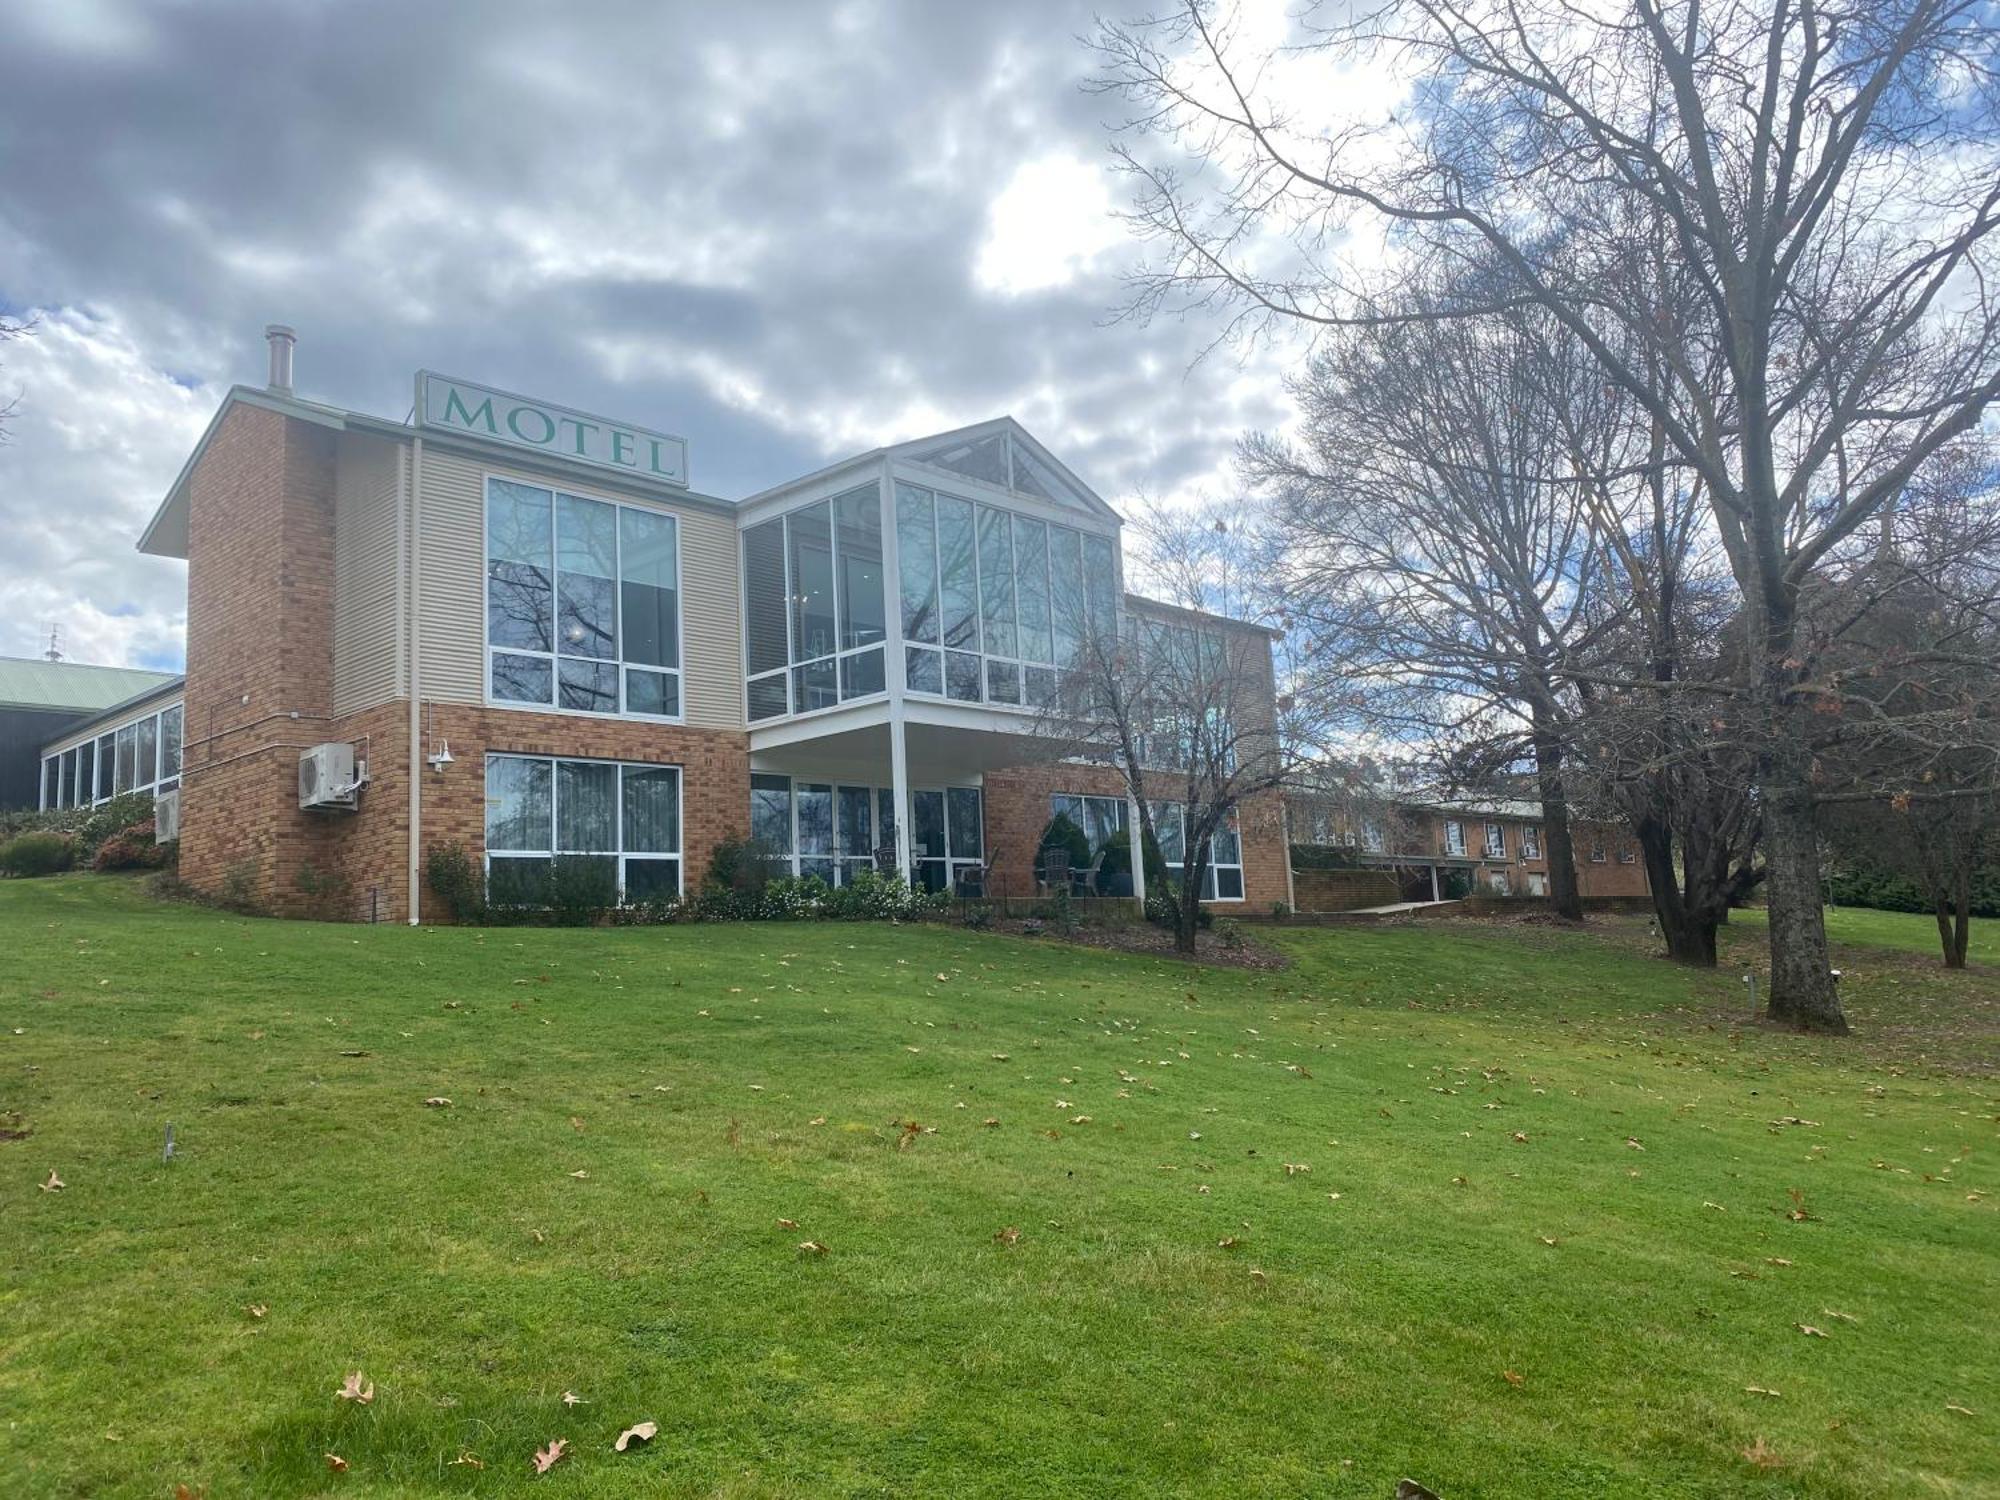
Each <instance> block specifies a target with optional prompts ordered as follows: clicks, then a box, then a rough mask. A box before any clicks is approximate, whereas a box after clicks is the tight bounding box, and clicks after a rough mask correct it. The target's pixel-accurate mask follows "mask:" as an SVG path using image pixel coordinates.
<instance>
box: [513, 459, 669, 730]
mask: <svg viewBox="0 0 2000 1500" xmlns="http://www.w3.org/2000/svg"><path fill="white" fill-rule="evenodd" d="M680 635H681V611H680V531H679V527H678V526H677V524H676V523H675V521H674V518H673V517H672V516H668V515H662V514H661V513H660V512H658V511H654V510H647V509H643V508H641V507H639V506H632V505H616V504H613V503H611V502H609V501H605V500H588V499H585V498H584V497H582V496H580V495H567V494H563V493H561V492H559V491H555V490H546V489H542V488H540V487H538V486H536V485H530V484H516V483H514V482H513V481H511V480H506V479H489V480H487V482H486V647H487V655H488V660H489V671H488V686H489V692H490V696H491V698H492V700H493V701H494V702H496V703H510V704H524V705H534V706H538V707H546V708H561V709H570V710H575V711H578V712H582V713H595V714H638V715H645V716H647V717H651V718H667V719H674V718H679V717H680V714H681V673H680V665H681V655H680V651H681V641H680Z"/></svg>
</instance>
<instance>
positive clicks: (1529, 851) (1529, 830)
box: [1521, 823, 1542, 864]
mask: <svg viewBox="0 0 2000 1500" xmlns="http://www.w3.org/2000/svg"><path fill="white" fill-rule="evenodd" d="M1541 857H1542V825H1541V824H1539V823H1528V824H1525V825H1523V826H1522V829H1521V862H1522V863H1523V864H1526V863H1527V862H1528V861H1529V860H1531V859H1540V858H1541Z"/></svg>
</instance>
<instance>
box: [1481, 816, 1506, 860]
mask: <svg viewBox="0 0 2000 1500" xmlns="http://www.w3.org/2000/svg"><path fill="white" fill-rule="evenodd" d="M1486 857H1487V858H1488V859H1505V858H1506V857H1507V830H1506V828H1505V827H1503V826H1502V825H1501V824H1499V823H1491V822H1489V823H1488V824H1487V825H1486Z"/></svg>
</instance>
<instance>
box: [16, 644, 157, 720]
mask: <svg viewBox="0 0 2000 1500" xmlns="http://www.w3.org/2000/svg"><path fill="white" fill-rule="evenodd" d="M177 675H178V674H177V673H174V672H145V671H141V670H140V669H139V668H137V667H93V666H87V665H85V664H84V663H83V662H74V661H35V660H33V659H31V658H28V657H21V656H0V708H40V709H48V710H50V711H51V712H56V713H64V712H67V713H79V714H91V713H96V712H98V711H99V710H100V709H106V708H109V707H111V706H112V705H113V704H114V703H123V702H124V701H125V700H126V699H128V698H136V697H138V696H139V695H140V694H142V693H150V692H152V691H153V690H154V689H155V688H161V687H165V686H166V685H167V684H168V683H170V682H172V681H174V679H175V677H176V676H177Z"/></svg>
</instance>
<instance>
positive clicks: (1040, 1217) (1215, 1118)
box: [0, 877, 2000, 1500]
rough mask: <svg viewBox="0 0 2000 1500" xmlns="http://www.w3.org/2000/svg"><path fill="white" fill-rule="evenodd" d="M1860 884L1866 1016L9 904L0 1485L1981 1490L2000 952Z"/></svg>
mask: <svg viewBox="0 0 2000 1500" xmlns="http://www.w3.org/2000/svg"><path fill="white" fill-rule="evenodd" d="M1869 917H1870V923H1871V925H1870V928H1869V936H1870V939H1871V943H1870V946H1867V947H1862V948H1856V949H1853V950H1848V951H1844V952H1843V954H1842V961H1843V963H1844V964H1845V965H1846V967H1847V969H1848V971H1849V972H1848V976H1847V978H1846V979H1845V980H1844V981H1843V983H1844V988H1845V992H1846V994H1847V997H1848V1001H1849V1006H1850V1011H1851V1014H1852V1015H1853V1017H1854V1019H1855V1021H1856V1025H1857V1028H1858V1029H1859V1031H1860V1035H1858V1036H1857V1037H1856V1038H1854V1039H1851V1040H1849V1041H1845V1042H1835V1041H1826V1040H1806V1039H1799V1038H1794V1037H1790V1036H1783V1035H1777V1034H1773V1033H1770V1032H1767V1031H1764V1030H1761V1029H1759V1028H1756V1027H1754V1026H1746V1025H1742V1024H1740V1023H1741V1013H1742V1010H1743V1001H1742V989H1741V984H1740V979H1739V978H1738V976H1739V975H1740V973H1741V972H1742V968H1743V966H1744V964H1745V963H1746V962H1753V961H1754V959H1755V954H1756V941H1757V939H1758V938H1759V937H1760V936H1761V934H1760V933H1759V932H1757V931H1756V930H1754V928H1753V927H1752V926H1750V925H1749V924H1743V925H1742V926H1741V927H1740V928H1739V929H1738V930H1736V931H1734V932H1732V934H1731V937H1730V945H1731V946H1730V948H1729V951H1728V954H1727V958H1726V961H1725V966H1724V969H1723V970H1722V971H1721V972H1720V973H1718V974H1715V975H1710V976H1690V975H1687V974H1684V973H1682V972H1680V971H1677V970H1674V969H1672V968H1671V967H1669V966H1667V965H1665V964H1664V963H1661V962H1658V961H1656V960H1653V959H1651V958H1649V957H1646V956H1645V952H1644V950H1645V948H1646V939H1645V933H1644V923H1643V922H1638V923H1631V922H1621V923H1613V924H1602V925H1599V926H1595V927H1593V928H1592V929H1591V930H1590V931H1588V932H1586V933H1581V934H1579V933H1574V932H1561V931H1555V930H1551V929H1547V928H1539V927H1530V926H1514V925H1509V924H1505V923H1460V924H1450V923H1429V924H1413V925H1409V926H1404V927H1385V928H1356V929H1326V930H1313V931H1306V930H1287V931H1281V932H1280V933H1279V934H1278V935H1277V937H1276V941H1278V942H1279V943H1281V944H1282V945H1284V946H1285V947H1286V948H1287V949H1288V950H1289V951H1290V952H1291V953H1292V955H1293V957H1294V959H1295V960H1296V962H1295V963H1294V966H1293V967H1292V968H1290V969H1288V970H1285V971H1283V972H1278V973H1254V972H1242V971H1224V970H1211V969H1189V968H1185V967H1182V966H1180V965H1178V964H1175V963H1173V962H1171V961H1167V960H1162V959H1152V958H1144V957H1133V956H1128V955H1118V954H1106V953H1099V952H1091V951H1082V950H1078V949H1074V948H1065V947H1058V946H1055V945H1053V944H1051V943H1049V942H1047V941H1046V940H1040V941H1038V940H1024V939H1014V938H1002V937H991V936H984V935H977V934H971V933H967V932H964V931H962V930H954V929H939V928H931V929H912V928H887V927H875V926H806V925H799V926H790V925H763V926H708V927H669V928H655V929H640V930H613V931H592V932H576V931H512V930H491V931H483V932H479V931H446V930H426V931H411V930H408V929H403V928H379V929H356V928H348V927H333V926H317V925H310V924H292V923H277V922H267V921H254V920H244V919H239V918H234V917H225V916H221V915H217V914H214V913H210V912H205V911H200V910H196V909H191V908H186V907H179V906H169V905H160V904H156V903H154V902H153V901H152V900H151V899H150V898H148V897H147V895H146V894H145V892H144V888H143V887H142V886H141V885H140V884H138V883H135V882H131V881H122V880H115V879H106V878H96V877H73V878H63V879H59V880H53V881H38V882H5V883H0V1044H4V1049H5V1052H4V1065H0V1110H5V1111H7V1112H9V1113H8V1114H7V1115H6V1116H5V1118H0V1126H5V1127H6V1129H7V1130H8V1132H9V1133H10V1134H11V1135H17V1136H20V1137H21V1138H18V1139H8V1140H5V1141H0V1193H4V1216H0V1256H4V1261H0V1264H4V1267H5V1278H4V1285H0V1396H3V1397H4V1405H5V1411H6V1420H5V1423H4V1425H0V1493H5V1494H8V1495H34V1496H93V1497H111V1496H146V1497H169V1496H173V1495H174V1494H175V1493H176V1487H177V1486H183V1485H184V1486H186V1488H187V1492H188V1493H189V1494H191V1495H195V1494H204V1493H205V1494H206V1495H207V1496H208V1497H210V1500H220V1497H224V1496H239V1495H241V1496H258V1497H265V1496H296V1495H320V1494H325V1495H350V1496H389V1495H429V1494H447V1495H449V1494H478V1495H500V1494H516V1493H541V1494H547V1495H550V1496H563V1495H569V1496H584V1495H598V1496H608V1495H630V1494H647V1495H654V1494H658V1495H730V1496H750V1495H799V1496H828V1495H877V1494H879V1495H893V1496H926V1495H950V1496H954V1497H958V1496H973V1495H997V1496H1023V1495H1078V1496H1082V1495H1091V1496H1095V1495H1116V1494H1132V1495H1147V1496H1159V1495H1179V1494H1215V1495H1227V1496H1232V1497H1251V1496H1266V1495H1300V1496H1307V1495H1310V1496H1325V1495H1334V1496H1346V1495H1352V1496H1357V1497H1386V1496H1388V1495H1389V1494H1390V1493H1391V1492H1392V1491H1393V1489H1394V1486H1395V1482H1396V1480H1397V1478H1398V1477H1400V1476H1402V1475H1404V1474H1409V1475H1412V1476H1414V1477H1417V1478H1419V1479H1421V1480H1423V1481H1424V1482H1425V1483H1426V1484H1428V1485H1429V1486H1430V1487H1431V1488H1432V1489H1434V1490H1436V1491H1437V1492H1438V1493H1440V1494H1441V1495H1443V1496H1444V1497H1445V1500H1465V1497H1471V1496H1508V1497H1514V1496H1535V1497H1557V1496H1574V1497H1586V1496H1588V1497H1598V1496H1605V1495H1645V1496H1696V1495H1702V1496H1709V1495H1712V1496H1725V1495H1727V1496H1764V1497H1779V1496H1794V1495H1807V1496H1840V1497H1857V1500H1858V1497H1864V1496H1865V1497H1871V1500H1872V1497H1878V1496H1883V1495H1892V1494H1936V1495H1957V1496H1974V1495H1990V1494H1994V1493H1996V1492H2000V1220H1996V1212H2000V1172H1996V1169H1995V1163H1996V1160H2000V1152H1996V1141H1995V1120H1996V1114H2000V1075H1996V1073H1995V1071H1994V1063H1995V1060H1996V1055H2000V1047H1996V1037H2000V1022H1996V1016H2000V973H1996V971H1995V970H1994V968H1993V967H1992V966H1991V961H1990V959H1989V960H1988V962H1987V964H1986V965H1984V966H1981V965H1980V964H1978V963H1977V962H1975V967H1974V968H1973V970H1971V971H1970V972H1968V973H1966V974H1962V975H1944V974H1943V973H1941V972H1939V971H1937V970H1936V968H1935V965H1934V962H1932V963H1928V964H1927V962H1926V959H1925V956H1924V953H1923V949H1922V946H1921V943H1918V944H1914V945H1909V946H1908V950H1907V951H1900V950H1898V949H1897V948H1896V947H1895V946H1893V945H1889V946H1879V945H1877V944H1878V941H1879V934H1880V923H1879V920H1878V919H1876V917H1875V914H1869ZM1840 920H1841V919H1840V918H1836V922H1837V923H1838V922H1839V921H1840ZM1910 920H1911V922H1912V923H1913V925H1914V924H1915V923H1916V922H1917V921H1918V919H1910ZM1836 930H1838V927H1837V928H1836ZM1918 936H1919V937H1923V936H1924V934H1923V933H1921V932H1919V934H1918ZM430 1099H448V1100H449V1101H450V1103H449V1104H448V1105H447V1104H437V1105H427V1104H426V1102H425V1101H426V1100H430ZM169 1122H171V1123H172V1125H173V1128H174V1132H175V1139H176V1146H177V1149H176V1154H175V1157H174V1159H173V1160H172V1161H171V1162H166V1161H163V1160H162V1147H163V1143H164V1139H165V1133H166V1129H167V1126H168V1124H169ZM51 1171H54V1172H55V1173H56V1174H57V1175H58V1177H59V1178H60V1180H61V1181H62V1182H63V1183H64V1184H65V1185H64V1186H63V1187H62V1188H61V1189H60V1190H53V1191H47V1190H44V1184H46V1182H47V1181H48V1177H49V1174H50V1172H51ZM782 1221H791V1222H790V1223H789V1224H788V1223H785V1222H782ZM1011 1231H1018V1235H1016V1234H1014V1233H1011ZM804 1242H812V1243H814V1244H816V1245H820V1246H824V1247H825V1248H824V1253H819V1252H816V1251H814V1250H811V1249H801V1248H800V1246H801V1244H802V1243H804ZM256 1310H261V1316H260V1315H257V1311H256ZM1801 1325H1803V1327H1802V1326H1801ZM1805 1330H1816V1332H1807V1331H1805ZM351 1371H359V1372H361V1374H362V1375H363V1377H364V1382H365V1383H366V1384H369V1385H372V1387H373V1392H374V1395H373V1399H372V1401H370V1402H367V1403H365V1404H364V1403H362V1402H358V1401H351V1400H343V1399H341V1398H339V1397H338V1396H337V1395H336V1394H335V1393H336V1391H338V1390H339V1389H340V1388H341V1386H342V1383H343V1379H344V1377H345V1376H346V1375H347V1374H348V1373H349V1372H351ZM565 1393H569V1395H570V1396H572V1397H573V1398H575V1399H574V1404H571V1403H570V1402H566V1401H565V1399H564V1398H565ZM641 1420H652V1421H654V1422H656V1423H657V1424H658V1429H659V1431H658V1436H657V1437H655V1438H654V1439H653V1441H652V1442H651V1443H650V1444H649V1445H645V1446H643V1447H635V1448H633V1449H632V1450H631V1451H628V1452H625V1453H622V1454H619V1453H614V1452H613V1451H612V1441H613V1439H614V1438H615V1437H616V1436H617V1434H618V1433H619V1432H620V1431H621V1430H622V1429H624V1428H625V1427H627V1426H629V1425H631V1424H633V1423H635V1422H638V1421H641ZM557 1438H561V1439H563V1440H565V1442H566V1445H567V1448H566V1454H565V1456H564V1457H562V1458H561V1459H560V1460H559V1461H558V1462H556V1463H555V1464H554V1466H553V1467H552V1468H551V1469H550V1470H549V1472H548V1473H547V1474H546V1475H545V1476H542V1477H539V1478H537V1477H535V1476H534V1473H533V1468H532V1464H531V1460H532V1457H533V1455H534V1454H535V1452H536V1451H537V1449H538V1448H545V1447H546V1446H547V1445H548V1444H549V1443H550V1442H551V1440H553V1439H557ZM328 1454H333V1455H337V1456H338V1458H339V1459H340V1460H341V1461H343V1462H344V1463H345V1464H346V1469H345V1471H344V1472H334V1470H333V1469H332V1468H331V1467H330V1465H329V1460H328V1458H327V1456H326V1455H328Z"/></svg>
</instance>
